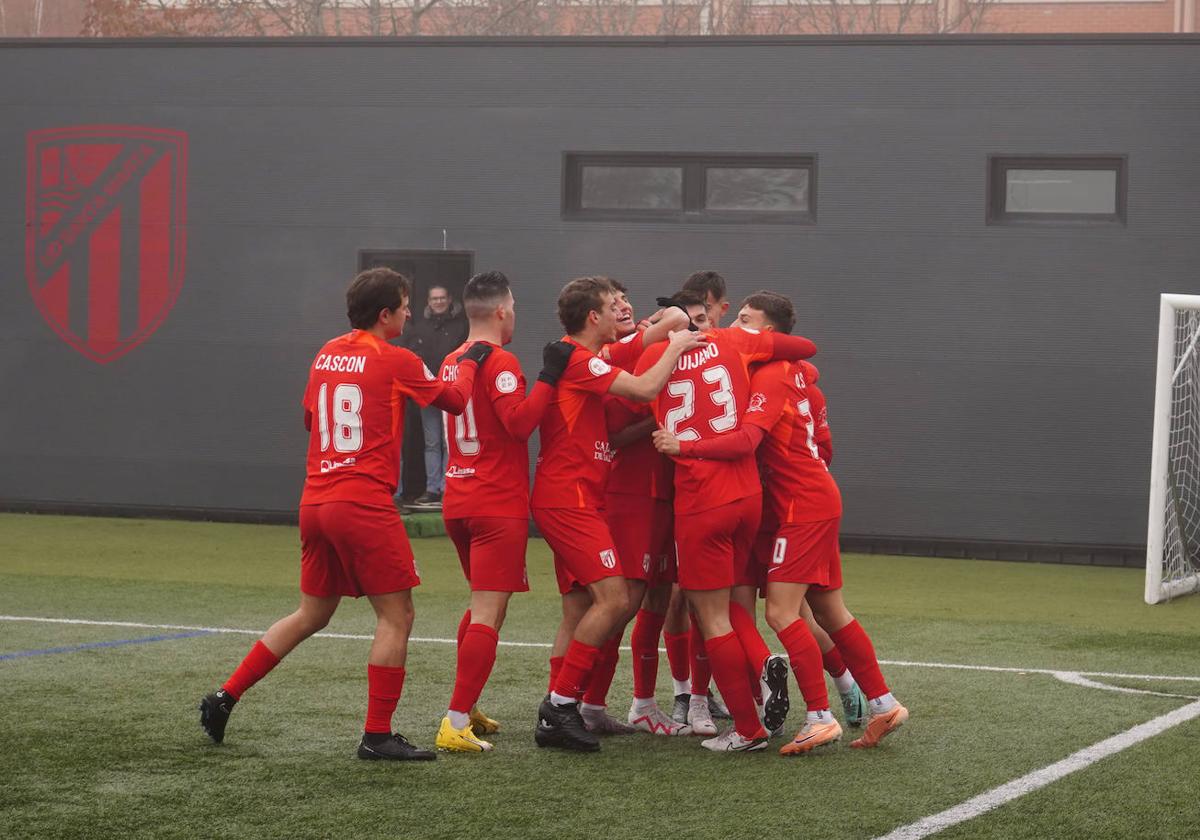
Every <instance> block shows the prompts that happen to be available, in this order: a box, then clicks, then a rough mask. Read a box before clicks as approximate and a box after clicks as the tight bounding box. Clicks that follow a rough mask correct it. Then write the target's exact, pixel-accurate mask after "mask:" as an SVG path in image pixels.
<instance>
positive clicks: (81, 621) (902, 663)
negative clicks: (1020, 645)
mask: <svg viewBox="0 0 1200 840" xmlns="http://www.w3.org/2000/svg"><path fill="white" fill-rule="evenodd" d="M0 621H29V622H34V623H40V624H78V625H84V626H87V627H136V628H140V629H144V630H204V631H207V632H209V633H232V634H236V635H241V636H261V635H262V634H263V632H264V631H262V630H247V629H244V628H239V627H204V626H201V625H198V624H147V623H144V622H140V621H97V620H93V619H87V618H48V617H45V616H34V615H0ZM316 638H321V639H354V640H358V641H367V642H369V641H371V639H373V638H374V636H371V635H368V634H361V633H329V632H326V631H321V632H320V633H317V634H316ZM409 641H410V642H420V643H424V644H438V645H454V644H458V640H457V639H442V638H435V637H426V636H412V637H411V638H410V639H409ZM500 645H501V646H502V647H517V648H542V649H546V648H550V647H552V645H550V643H548V642H508V641H504V640H501V641H500ZM629 649H630V648H629V647H628V646H625V647H623V648H621V650H626V651H627V650H629ZM659 652H660V653H665V652H666V651H665V649H664V648H659ZM879 664H880V665H890V666H892V667H897V668H948V669H951V670H956V671H989V672H993V673H1003V674H1048V675H1049V676H1052V677H1058V678H1059V679H1062V677H1061V676H1060V675H1065V674H1073V675H1077V676H1080V677H1105V678H1109V679H1124V680H1174V681H1181V682H1200V677H1189V676H1171V675H1164V674H1118V673H1114V672H1109V671H1062V670H1055V669H1053V668H1011V667H1002V666H999V665H961V664H957V663H954V662H911V661H907V660H891V659H881V660H879ZM1064 681H1065V680H1064ZM1076 684H1078V685H1082V684H1083V683H1076ZM1099 686H1100V684H1099V683H1097V684H1095V685H1093V686H1089V687H1091V688H1096V687H1099ZM1105 688H1108V689H1110V690H1118V691H1120V690H1126V691H1131V692H1137V691H1138V690H1137V689H1132V688H1131V689H1120V688H1118V687H1116V686H1105ZM1139 693H1142V692H1139ZM1145 693H1154V692H1145ZM1164 696H1167V697H1173V696H1180V697H1185V695H1164ZM1185 699H1191V698H1190V697H1185Z"/></svg>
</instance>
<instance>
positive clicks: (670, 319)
mask: <svg viewBox="0 0 1200 840" xmlns="http://www.w3.org/2000/svg"><path fill="white" fill-rule="evenodd" d="M655 316H658V317H657V318H656V317H655ZM649 321H650V326H649V327H647V328H646V329H645V331H644V332H643V333H642V344H643V346H646V347H649V346H650V345H651V344H657V343H658V342H660V341H666V340H667V339H668V338H670V336H671V333H673V332H675V331H676V330H686V329H687V328H688V325H689V324H690V323H691V319H690V318H688V314H687V313H686V312H685V311H683V310H682V309H680V308H679V307H677V306H669V307H667V308H666V309H661V310H659V311H658V312H656V313H655V314H654V315H651V316H650V318H649Z"/></svg>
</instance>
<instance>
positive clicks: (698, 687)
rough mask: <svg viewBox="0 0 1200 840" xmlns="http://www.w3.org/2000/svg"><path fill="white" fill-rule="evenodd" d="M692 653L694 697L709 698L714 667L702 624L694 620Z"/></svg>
mask: <svg viewBox="0 0 1200 840" xmlns="http://www.w3.org/2000/svg"><path fill="white" fill-rule="evenodd" d="M691 653H692V696H693V697H696V696H700V697H706V696H708V684H709V682H711V681H712V666H711V665H710V664H709V661H708V648H707V646H706V645H705V642H704V634H702V633H701V632H700V623H699V622H697V621H696V620H694V619H693V620H692V635H691ZM722 695H724V692H722Z"/></svg>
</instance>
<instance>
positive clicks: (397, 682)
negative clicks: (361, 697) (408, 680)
mask: <svg viewBox="0 0 1200 840" xmlns="http://www.w3.org/2000/svg"><path fill="white" fill-rule="evenodd" d="M403 690H404V669H403V668H390V667H388V666H386V665H370V664H368V665H367V722H366V724H365V725H364V726H363V729H364V730H365V731H367V732H372V733H388V734H390V733H391V731H392V713H393V712H395V711H396V704H397V703H399V702H400V692H402V691H403Z"/></svg>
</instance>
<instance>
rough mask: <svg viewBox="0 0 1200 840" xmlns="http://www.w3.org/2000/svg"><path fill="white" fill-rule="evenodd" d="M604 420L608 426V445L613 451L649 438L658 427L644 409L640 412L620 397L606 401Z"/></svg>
mask: <svg viewBox="0 0 1200 840" xmlns="http://www.w3.org/2000/svg"><path fill="white" fill-rule="evenodd" d="M604 420H605V425H607V426H608V443H609V445H610V446H612V448H613V449H621V448H622V447H625V446H628V445H629V444H631V443H635V442H636V441H639V440H642V439H643V438H647V437H649V436H650V433H651V432H653V431H654V429H655V426H656V424H655V422H654V417H653V416H648V415H647V414H646V412H645V410H644V409H643V410H642V411H638V410H637V409H636V408H634V406H633V404H632V403H630V402H628V401H627V400H623V399H620V398H618V397H610V398H609V399H607V400H605V401H604Z"/></svg>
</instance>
